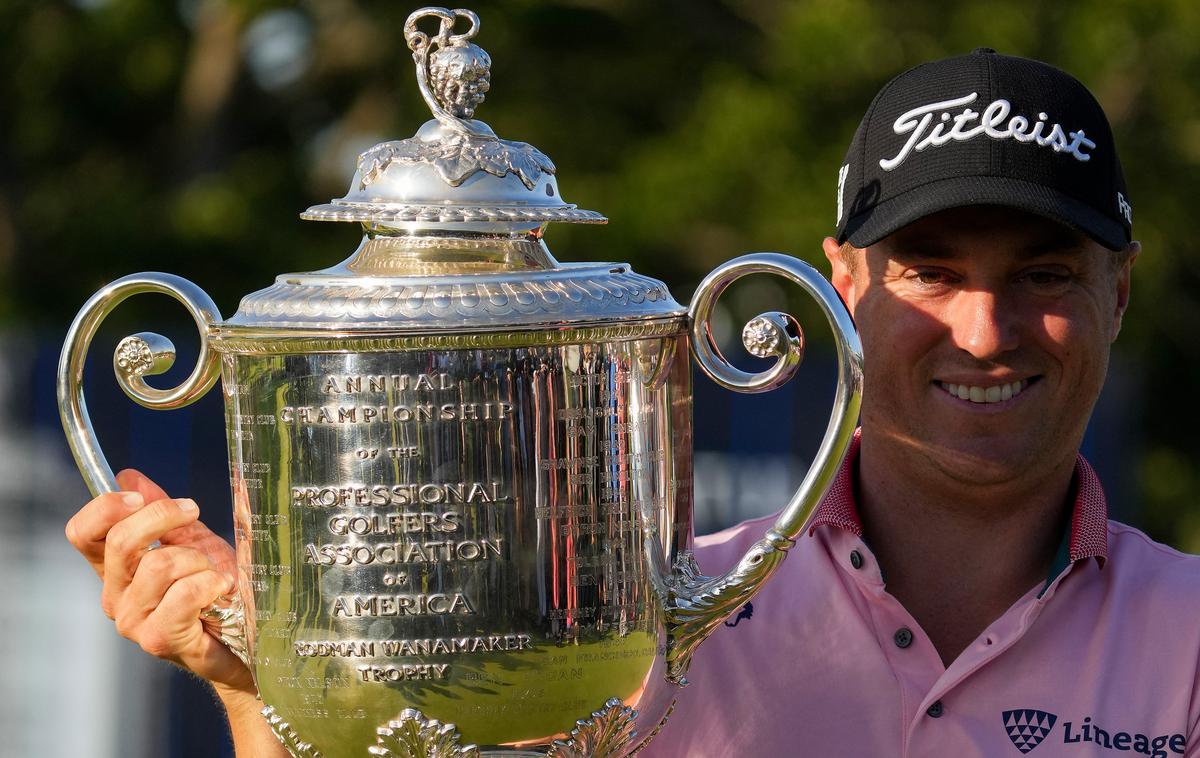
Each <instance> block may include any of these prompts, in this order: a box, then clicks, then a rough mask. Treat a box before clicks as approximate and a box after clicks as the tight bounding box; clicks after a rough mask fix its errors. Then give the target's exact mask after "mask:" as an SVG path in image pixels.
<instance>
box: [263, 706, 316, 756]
mask: <svg viewBox="0 0 1200 758" xmlns="http://www.w3.org/2000/svg"><path fill="white" fill-rule="evenodd" d="M262 715H263V718H265V719H266V720H267V725H268V726H270V727H271V731H272V732H274V733H275V737H276V739H278V740H279V742H280V744H282V745H283V746H284V748H286V749H287V751H288V752H289V753H291V754H292V755H293V756H294V757H295V758H324V756H322V755H321V752H320V751H319V750H317V749H316V748H315V747H313V746H312V743H311V742H306V741H304V740H303V739H301V738H300V735H298V734H296V732H295V730H293V729H292V727H291V726H290V725H289V724H288V723H287V722H286V721H284V720H283V719H282V718H281V717H280V716H279V714H278V713H276V712H275V709H274V708H273V707H271V706H269V705H268V706H267V707H266V708H263V709H262Z"/></svg>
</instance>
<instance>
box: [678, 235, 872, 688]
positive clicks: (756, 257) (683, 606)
mask: <svg viewBox="0 0 1200 758" xmlns="http://www.w3.org/2000/svg"><path fill="white" fill-rule="evenodd" d="M758 273H772V274H778V275H779V276H782V277H784V278H786V279H789V280H790V281H792V282H794V283H796V284H798V285H800V286H801V287H803V288H804V289H805V290H806V291H807V292H808V293H809V294H810V295H812V296H813V297H814V298H816V300H817V303H818V304H819V305H820V306H821V310H822V311H823V312H824V313H825V317H826V318H827V319H828V320H829V325H830V327H831V328H832V329H833V333H834V337H835V342H836V343H837V355H838V386H837V392H836V395H835V397H834V403H833V406H834V407H833V413H832V414H831V415H830V417H829V425H828V426H827V427H826V429H825V437H824V439H822V440H821V446H820V448H819V449H818V451H817V456H816V458H815V460H814V461H813V464H812V466H811V467H810V468H809V470H808V473H807V474H806V475H805V477H804V481H803V482H801V483H800V488H799V489H798V490H796V493H795V494H794V495H793V496H792V499H791V500H790V501H789V502H788V504H787V506H786V507H785V508H784V509H783V511H782V512H781V513H780V515H779V518H778V519H776V521H775V524H774V525H773V526H772V527H771V528H770V529H769V530H767V533H766V534H765V535H764V536H763V538H762V539H761V540H759V541H758V542H756V543H754V544H753V545H752V546H751V547H750V549H749V550H748V551H746V554H745V555H744V556H742V558H741V560H740V561H738V563H737V565H736V566H734V567H733V568H732V569H730V570H729V571H727V572H725V573H724V574H721V575H720V576H718V577H707V576H704V575H703V574H701V573H700V569H699V567H698V566H697V565H696V561H695V558H694V557H693V555H692V554H691V553H690V552H684V553H681V554H680V555H679V557H678V558H677V559H676V561H675V567H674V571H673V572H672V574H671V576H670V577H669V578H668V579H667V581H666V583H665V584H666V597H665V599H666V617H667V635H668V647H667V678H668V679H670V680H671V681H673V682H676V683H678V684H686V683H687V682H686V680H685V679H684V674H685V673H687V668H688V664H689V663H690V662H691V657H692V654H693V653H694V652H695V650H696V647H697V646H698V645H699V644H700V643H701V642H703V641H704V639H705V638H706V637H708V635H709V634H710V633H711V632H712V630H713V629H715V628H716V626H717V625H718V624H720V623H721V621H722V619H724V618H725V617H726V616H728V615H729V614H730V613H732V612H733V611H734V610H736V609H737V608H738V607H739V606H740V605H742V604H743V603H745V602H746V600H748V599H749V598H750V597H751V596H752V595H754V593H755V592H757V591H758V589H759V588H760V587H761V586H762V584H763V582H765V581H766V580H767V579H769V578H770V577H771V575H772V574H773V573H775V570H776V569H777V568H779V566H780V564H781V563H782V562H783V559H784V558H785V557H786V556H787V551H788V549H789V548H791V547H792V545H793V544H795V539H796V537H797V536H798V535H799V534H800V533H801V532H802V531H803V529H804V526H805V524H806V523H807V522H808V519H809V517H810V515H811V514H812V511H813V509H814V508H815V506H816V504H817V503H818V502H819V501H820V499H821V498H822V497H824V495H825V492H826V490H827V489H828V488H829V485H830V483H832V481H833V479H834V477H835V476H836V474H837V471H838V468H839V466H840V465H841V462H842V459H843V458H844V457H845V455H846V450H847V449H848V448H849V446H850V441H851V439H852V438H853V436H854V427H855V424H856V423H857V420H858V407H859V402H860V398H861V394H862V345H861V343H860V342H859V339H858V333H857V332H856V331H855V329H854V322H853V321H852V320H851V318H850V314H849V312H847V310H846V306H845V305H843V304H842V301H841V298H840V297H839V296H838V294H837V291H836V290H835V289H834V288H833V285H832V284H830V283H829V282H828V281H827V280H826V279H825V277H823V276H821V274H820V273H819V272H818V271H817V270H816V269H814V268H813V267H812V266H809V265H808V264H807V263H804V262H803V261H800V260H798V259H796V258H792V257H791V256H787V255H780V254H779V253H755V254H752V255H744V256H742V257H740V258H735V259H734V260H732V261H729V262H728V263H725V264H724V265H722V266H719V267H718V268H717V269H716V270H714V271H713V272H712V273H711V274H709V275H708V276H707V277H706V278H705V279H704V281H703V282H701V283H700V286H699V288H697V290H696V294H695V296H694V297H693V298H692V305H691V307H690V308H689V314H688V315H689V317H690V319H691V337H692V351H693V352H694V354H695V356H696V361H697V363H699V364H700V368H701V369H703V370H704V373H706V374H708V376H709V377H711V378H712V379H713V380H714V381H715V382H717V383H718V384H720V385H721V386H723V387H726V388H728V389H732V390H736V391H738V392H765V391H767V390H772V389H775V388H776V387H779V386H781V385H782V384H784V383H785V382H787V380H788V379H790V378H791V377H792V375H793V374H794V373H795V372H796V369H797V368H798V367H799V366H800V361H801V359H802V358H803V354H804V337H803V332H802V331H801V330H800V326H799V324H798V323H796V320H795V319H793V318H792V317H791V316H788V315H786V314H782V313H765V314H762V315H760V316H758V317H756V318H754V319H752V320H751V321H750V322H749V323H748V324H746V328H745V329H744V330H743V332H742V341H743V342H744V343H745V345H746V349H747V350H749V351H750V352H751V353H752V354H754V355H757V356H759V357H768V356H770V355H775V356H776V358H777V360H776V362H775V364H774V365H773V366H771V368H769V369H767V370H766V371H763V372H761V373H757V374H750V373H747V372H744V371H741V370H739V369H737V368H735V367H734V366H732V365H731V364H730V363H729V362H728V361H727V360H725V358H724V357H723V356H722V355H721V354H720V351H719V350H718V349H717V346H716V343H715V342H714V341H713V337H712V332H711V328H710V324H709V319H710V318H711V316H712V310H713V306H714V305H715V304H716V301H717V299H718V298H719V297H720V296H721V293H722V292H724V291H725V289H726V288H727V287H728V286H729V285H730V284H732V283H733V282H734V281H736V280H738V279H740V278H742V277H743V276H746V275H748V274H758Z"/></svg>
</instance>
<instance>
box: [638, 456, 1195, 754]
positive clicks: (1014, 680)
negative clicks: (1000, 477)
mask: <svg viewBox="0 0 1200 758" xmlns="http://www.w3.org/2000/svg"><path fill="white" fill-rule="evenodd" d="M856 459H857V441H856V442H855V444H854V447H853V448H852V450H851V454H850V455H849V456H848V457H847V462H846V465H845V466H844V467H843V469H842V472H841V473H840V474H839V476H838V478H837V480H836V481H835V483H834V485H833V487H832V488H831V490H830V492H829V494H828V495H827V496H826V497H825V499H824V500H823V501H822V503H821V505H820V506H819V507H818V510H817V513H816V514H815V516H814V520H813V526H812V528H811V529H810V531H809V533H808V535H807V537H802V538H801V539H800V540H799V541H798V542H797V544H796V546H795V548H794V549H792V551H791V555H790V556H789V557H788V558H787V560H785V561H784V562H783V565H782V567H781V568H780V570H779V572H778V573H777V574H776V575H775V577H774V578H772V579H771V581H770V582H769V583H768V584H767V585H766V586H765V587H764V589H763V590H762V591H761V592H760V593H759V594H758V595H757V596H755V597H754V599H753V601H752V605H753V609H752V613H751V614H750V615H747V614H746V613H745V609H743V612H742V613H740V614H736V615H735V616H732V617H730V619H729V620H727V621H726V622H725V625H723V626H721V627H718V628H717V631H716V632H715V633H714V634H713V636H712V637H711V638H710V639H709V640H707V641H706V642H705V643H704V644H703V645H701V647H700V649H699V651H698V652H697V654H696V656H695V658H694V660H693V661H692V666H691V670H690V672H689V674H688V679H690V680H691V682H692V684H691V686H689V687H687V688H686V689H685V690H683V691H682V692H681V693H680V694H679V700H678V705H677V706H676V708H675V711H674V714H673V715H672V716H671V718H670V720H669V721H668V722H667V725H666V727H665V728H664V729H663V731H662V733H661V734H660V735H659V736H658V738H657V739H656V740H655V741H654V742H653V743H652V744H651V745H650V746H649V747H648V748H647V750H646V751H645V752H644V753H643V755H644V756H653V757H654V758H664V757H671V758H674V757H675V756H686V757H687V758H703V757H707V756H711V757H713V758H726V757H728V756H770V757H772V758H774V757H776V756H798V757H801V758H808V757H811V758H832V757H834V756H848V757H849V758H887V757H888V756H902V757H904V758H910V757H911V758H918V757H922V758H923V757H926V756H936V757H938V758H941V757H943V756H946V757H949V758H958V757H959V756H989V757H990V756H997V758H1003V757H1004V756H1012V758H1019V756H1021V755H1023V754H1029V753H1033V754H1034V758H1052V757H1053V756H1067V757H1068V758H1076V757H1078V758H1118V756H1121V755H1130V756H1136V755H1147V756H1153V757H1154V758H1168V756H1178V755H1186V756H1200V728H1198V726H1197V719H1198V718H1200V690H1198V688H1197V683H1198V682H1200V678H1198V674H1197V672H1198V670H1200V669H1198V664H1200V558H1197V557H1196V556H1190V555H1185V554H1182V553H1179V552H1177V551H1175V550H1172V549H1170V548H1168V547H1165V546H1163V545H1160V544H1157V543H1155V542H1153V541H1151V540H1150V539H1149V538H1148V537H1146V536H1145V535H1144V534H1142V533H1141V532H1139V531H1137V530H1135V529H1132V528H1130V527H1128V526H1124V525H1122V524H1119V523H1116V522H1113V521H1109V520H1108V519H1107V508H1106V506H1105V501H1104V493H1103V491H1102V490H1101V487H1100V482H1099V480H1098V479H1097V478H1096V475H1095V473H1094V472H1093V471H1092V469H1091V467H1090V466H1089V465H1088V464H1087V462H1086V461H1084V460H1083V458H1082V457H1081V458H1080V459H1079V463H1078V464H1077V466H1076V493H1077V494H1076V498H1075V506H1074V512H1073V516H1072V520H1071V530H1070V534H1069V535H1067V536H1066V540H1065V544H1064V548H1066V549H1065V550H1060V556H1059V560H1058V561H1057V562H1056V566H1055V568H1054V569H1053V570H1052V572H1051V576H1050V578H1049V580H1048V582H1045V583H1039V584H1038V585H1037V586H1036V587H1032V588H1030V590H1029V592H1027V593H1026V594H1025V596H1024V597H1022V598H1021V599H1020V600H1018V601H1017V602H1016V604H1014V605H1013V606H1012V607H1011V608H1009V609H1008V611H1007V612H1005V613H1004V615H1003V616H1001V617H1000V618H998V619H996V621H995V622H993V623H992V624H991V625H990V626H989V627H988V628H987V629H986V630H984V632H983V633H982V634H981V635H980V636H979V638H978V639H976V640H975V642H974V643H972V644H971V645H970V646H969V647H968V648H967V649H966V650H964V651H963V653H962V654H961V655H960V656H959V657H958V659H957V660H955V661H954V662H953V663H952V664H951V665H950V667H949V668H947V667H945V666H943V665H942V662H941V660H940V658H939V657H938V654H937V651H936V650H934V648H933V645H932V644H931V643H930V641H929V639H928V637H927V636H926V635H925V633H924V632H923V631H922V630H921V628H920V627H919V626H918V625H917V622H916V621H915V620H914V619H913V618H912V616H910V615H909V614H908V612H907V611H905V610H904V608H903V607H902V606H901V605H900V603H899V602H897V600H896V599H895V598H893V597H892V596H891V595H890V594H888V592H887V589H886V587H885V585H884V582H883V578H882V577H881V575H880V571H879V568H878V566H877V564H876V563H875V560H874V557H873V556H872V553H871V551H870V550H869V549H868V548H867V545H866V543H865V542H864V541H863V539H862V527H861V525H860V523H859V520H858V515H857V509H856V507H855V502H854V491H853V475H852V472H853V467H854V465H855V461H856ZM773 519H774V517H768V518H762V519H758V520H755V521H750V522H747V523H744V524H741V525H739V526H736V527H733V528H731V529H728V530H726V531H723V532H720V533H717V534H714V535H710V536H708V537H703V538H701V539H699V540H698V542H697V547H696V553H697V556H698V560H699V562H700V566H701V568H702V569H704V570H707V571H717V570H718V569H720V570H724V569H725V568H727V567H729V566H732V565H733V563H734V562H735V560H736V559H737V558H738V557H740V556H741V554H742V552H743V551H744V550H745V549H746V548H747V547H748V546H749V545H750V544H751V543H753V542H754V541H755V540H757V539H759V538H760V537H761V536H762V533H763V531H764V530H765V529H766V528H768V527H769V526H770V525H771V523H772V521H773ZM739 615H740V616H742V618H740V619H739V618H737V616H739Z"/></svg>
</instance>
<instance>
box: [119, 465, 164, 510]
mask: <svg viewBox="0 0 1200 758" xmlns="http://www.w3.org/2000/svg"><path fill="white" fill-rule="evenodd" d="M117 486H118V487H120V488H121V489H122V490H123V491H126V492H140V493H141V495H142V497H144V498H146V502H147V503H153V502H154V501H155V500H166V499H167V498H169V497H171V496H170V495H168V494H167V493H166V491H165V490H164V489H163V488H162V487H159V486H158V485H157V484H155V483H154V482H153V481H152V480H151V479H150V477H148V476H146V475H145V474H143V473H142V472H141V471H138V470H136V469H131V468H127V469H125V470H124V471H122V472H120V473H119V474H117Z"/></svg>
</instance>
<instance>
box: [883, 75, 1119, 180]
mask: <svg viewBox="0 0 1200 758" xmlns="http://www.w3.org/2000/svg"><path fill="white" fill-rule="evenodd" d="M978 97H979V93H978V92H972V93H971V94H969V95H965V96H963V97H958V98H955V99H953V100H942V101H940V102H936V103H929V104H928V105H922V106H918V107H916V108H913V109H912V110H910V111H906V112H904V113H902V114H900V117H899V118H897V119H896V121H895V123H893V124H892V131H894V132H895V133H896V134H909V135H910V136H909V138H908V142H906V143H904V147H903V148H901V149H900V152H899V153H897V154H896V155H895V156H894V157H892V158H884V159H883V160H881V161H879V167H880V168H882V169H883V170H884V171H891V170H892V169H894V168H896V167H897V166H899V165H900V164H901V163H903V162H904V161H905V160H906V159H907V158H908V156H909V155H911V154H912V153H914V152H917V153H919V152H921V151H922V150H924V149H925V148H927V147H941V146H942V145H945V144H946V143H948V142H950V141H951V140H955V141H958V142H966V141H967V140H969V139H972V138H973V137H978V136H979V135H981V134H982V135H985V136H988V137H991V138H992V139H997V140H1001V139H1015V140H1017V141H1018V142H1033V143H1034V144H1036V145H1040V146H1042V147H1048V148H1050V149H1052V150H1054V152H1056V153H1064V152H1065V153H1069V154H1071V155H1072V156H1074V157H1075V159H1076V160H1079V161H1088V160H1091V157H1092V156H1091V155H1089V154H1088V153H1087V152H1086V151H1087V150H1089V149H1091V148H1093V147H1095V146H1096V143H1095V142H1092V141H1091V140H1090V139H1088V138H1087V135H1085V134H1084V132H1083V130H1082V129H1079V130H1077V131H1074V132H1070V133H1068V132H1067V131H1066V130H1064V129H1063V127H1061V126H1059V125H1058V124H1049V125H1047V121H1048V120H1049V118H1050V117H1049V116H1047V115H1046V114H1045V113H1039V114H1038V120H1037V121H1035V122H1033V124H1030V122H1029V119H1027V118H1025V117H1024V116H1021V115H1016V116H1012V117H1011V118H1010V117H1009V116H1010V114H1011V113H1012V103H1010V102H1008V101H1007V100H1003V99H1000V100H995V101H993V102H992V103H990V104H989V105H988V106H987V107H986V108H984V109H983V112H982V113H980V112H979V111H974V110H971V109H970V108H969V107H964V108H963V109H962V111H961V112H960V113H957V114H955V115H951V113H950V111H951V110H953V109H955V108H958V107H959V106H969V105H970V104H971V103H973V102H975V100H976V99H978ZM939 111H940V112H941V115H940V116H939V115H938V112H939ZM935 118H937V119H938V123H936V124H933V122H934V119H935ZM972 122H974V125H972ZM930 124H933V128H932V129H930V128H929V127H930ZM1047 126H1048V128H1047Z"/></svg>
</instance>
